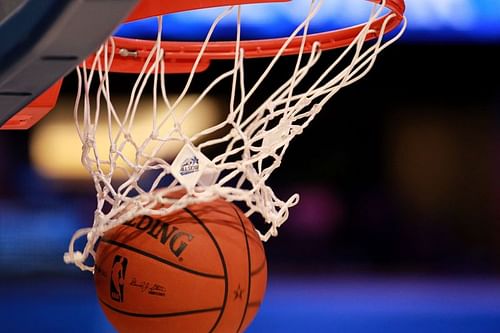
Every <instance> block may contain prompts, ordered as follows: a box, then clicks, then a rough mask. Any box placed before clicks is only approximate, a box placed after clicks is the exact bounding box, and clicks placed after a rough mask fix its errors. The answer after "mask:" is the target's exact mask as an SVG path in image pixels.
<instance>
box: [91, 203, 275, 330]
mask: <svg viewBox="0 0 500 333" xmlns="http://www.w3.org/2000/svg"><path fill="white" fill-rule="evenodd" d="M266 281H267V265H266V257H265V254H264V248H263V246H262V243H261V241H260V239H259V236H258V235H257V233H256V232H255V229H254V227H253V225H252V223H251V222H250V221H249V220H248V218H247V217H245V215H244V214H243V213H242V212H241V210H239V209H238V208H237V207H236V206H235V205H233V204H232V203H229V202H227V201H225V200H222V199H218V200H215V201H212V202H208V203H201V204H194V205H190V206H188V207H187V208H185V209H183V210H179V211H176V212H174V213H172V214H170V215H166V216H140V217H137V218H135V219H133V220H132V221H129V222H127V223H125V224H123V225H120V226H118V227H116V228H114V229H112V230H110V231H108V232H107V233H105V234H104V236H103V237H102V238H101V240H100V242H99V245H98V248H97V253H96V270H95V284H96V289H97V296H98V298H99V301H100V303H101V306H102V308H103V310H104V312H105V314H106V316H107V318H108V319H109V320H110V321H111V323H112V324H113V326H114V327H115V328H116V329H117V330H118V331H119V332H120V333H145V332H147V333H155V332H179V333H180V332H228V333H235V332H243V331H244V330H245V328H246V327H247V326H248V325H249V324H250V322H251V321H252V319H253V318H254V317H255V314H256V313H257V310H258V308H259V306H260V304H261V302H262V298H263V296H264V292H265V289H266Z"/></svg>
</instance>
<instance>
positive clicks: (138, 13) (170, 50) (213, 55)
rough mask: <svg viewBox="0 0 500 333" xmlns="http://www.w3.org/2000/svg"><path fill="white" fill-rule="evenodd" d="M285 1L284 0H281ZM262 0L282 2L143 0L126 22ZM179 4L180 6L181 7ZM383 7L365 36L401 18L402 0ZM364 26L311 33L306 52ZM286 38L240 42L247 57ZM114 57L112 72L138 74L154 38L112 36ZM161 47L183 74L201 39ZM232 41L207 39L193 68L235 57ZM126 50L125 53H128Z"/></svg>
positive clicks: (344, 40) (340, 42)
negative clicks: (165, 0) (200, 56)
mask: <svg viewBox="0 0 500 333" xmlns="http://www.w3.org/2000/svg"><path fill="white" fill-rule="evenodd" d="M284 1H287V0H284ZM365 1H370V2H374V3H380V1H378V0H365ZM261 2H283V0H278V1H276V0H271V1H269V0H267V1H263V0H245V1H241V0H225V1H224V0H215V1H208V2H207V3H205V4H203V6H200V3H199V1H196V0H189V1H183V2H182V5H176V4H175V3H174V2H170V1H167V2H164V1H156V0H142V1H141V3H140V4H139V5H138V6H137V8H136V10H134V12H133V13H132V14H131V15H130V16H129V17H128V18H127V21H130V20H134V19H140V18H145V17H149V16H154V15H162V14H164V13H172V12H178V11H183V10H189V9H196V8H206V7H214V6H221V5H237V4H242V3H245V4H247V3H261ZM179 3H181V2H180V1H179ZM181 7H182V8H181ZM385 7H386V8H387V9H389V12H388V13H386V14H385V15H384V16H382V17H380V18H378V19H377V20H376V21H374V23H373V24H372V26H371V29H372V30H374V32H373V33H371V34H369V35H368V36H367V39H374V38H377V37H378V36H379V34H380V30H381V29H382V26H383V25H384V22H385V21H386V20H387V19H389V17H390V16H392V17H391V18H390V19H389V22H388V23H387V25H386V27H385V32H390V31H391V30H394V29H395V28H396V27H398V26H399V25H400V23H401V21H402V20H403V17H404V16H403V15H404V11H405V3H404V0H386V4H385ZM363 27H364V25H363V24H360V25H356V26H352V27H348V28H344V29H339V30H334V31H328V32H322V33H316V34H311V35H309V36H307V39H306V45H305V52H309V51H311V48H312V45H313V43H315V42H319V43H321V49H323V50H328V49H334V48H340V47H346V46H348V45H349V44H350V43H351V42H352V41H353V40H354V39H355V38H356V36H358V35H359V33H360V32H361V30H362V29H363ZM286 40H287V38H286V37H284V38H273V39H261V40H245V41H241V42H240V45H241V48H243V49H244V50H245V57H246V58H260V57H272V56H274V55H276V53H277V52H278V50H279V49H280V48H281V47H282V45H283V43H285V41H286ZM114 41H115V50H114V52H115V58H114V61H113V64H112V67H111V71H112V72H121V73H139V72H141V70H142V68H143V66H144V61H145V59H146V58H147V56H148V54H149V53H150V51H151V49H152V48H153V46H154V44H155V41H151V40H141V39H131V38H122V37H115V38H114ZM301 43H302V37H301V36H297V37H295V38H294V39H293V40H292V41H291V43H290V44H289V45H288V47H287V48H286V50H285V51H284V53H283V54H284V55H292V54H297V53H299V50H300V46H301ZM161 45H162V48H163V49H164V50H165V61H166V63H167V66H166V70H167V72H169V73H185V72H189V71H191V69H192V65H193V64H194V62H195V60H196V58H197V57H198V55H199V52H200V50H201V47H202V45H203V41H200V42H176V41H164V42H162V44H161ZM120 50H126V51H127V52H125V54H122V55H120ZM234 51H235V49H234V41H218V42H209V43H208V45H207V48H206V49H205V51H204V54H203V58H202V59H201V62H200V64H199V66H198V67H197V69H196V71H198V72H199V71H203V70H205V69H206V68H207V67H208V66H209V64H210V61H211V60H216V59H218V60H223V59H234V57H235V53H234ZM127 53H128V55H127ZM94 58H95V55H93V56H91V57H89V58H88V59H87V65H88V66H90V65H91V63H92V61H93V60H94Z"/></svg>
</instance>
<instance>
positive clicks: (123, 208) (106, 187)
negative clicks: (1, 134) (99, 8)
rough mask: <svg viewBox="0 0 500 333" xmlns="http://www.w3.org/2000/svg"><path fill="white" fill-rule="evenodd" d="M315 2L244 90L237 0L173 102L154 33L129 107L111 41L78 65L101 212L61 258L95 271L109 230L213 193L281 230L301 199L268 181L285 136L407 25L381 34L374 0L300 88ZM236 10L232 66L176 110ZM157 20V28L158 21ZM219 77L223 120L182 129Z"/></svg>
mask: <svg viewBox="0 0 500 333" xmlns="http://www.w3.org/2000/svg"><path fill="white" fill-rule="evenodd" d="M321 5H322V1H316V0H312V1H311V5H310V10H309V13H308V15H307V16H306V18H305V19H304V21H303V22H302V23H301V24H300V25H299V26H297V28H296V29H295V31H294V32H293V33H292V34H291V35H290V37H289V38H288V39H287V40H286V41H285V42H284V43H283V45H282V47H281V49H280V50H279V52H277V54H276V55H275V56H274V57H273V58H272V59H270V60H269V63H268V65H267V67H265V68H264V69H263V72H262V75H261V77H260V78H259V79H258V80H257V81H256V82H255V83H253V85H252V86H250V87H247V86H246V84H247V82H246V81H245V50H244V49H242V48H240V29H241V28H240V27H241V25H240V17H241V16H240V12H241V6H235V7H229V8H226V9H224V10H223V11H222V13H221V14H220V15H219V16H218V17H217V19H216V20H215V21H214V23H213V25H212V26H211V28H210V30H209V32H208V33H207V36H206V39H205V42H204V44H203V47H202V49H201V51H200V54H199V56H198V59H197V61H196V63H195V64H194V66H193V69H192V71H191V73H190V75H189V78H188V79H187V83H186V84H185V86H184V89H183V90H182V92H181V93H180V94H179V95H178V96H177V97H176V98H175V99H173V98H172V97H169V96H168V95H167V87H168V80H167V76H166V75H165V66H166V64H165V57H164V54H165V50H163V49H162V48H161V46H160V33H159V34H158V39H157V41H156V44H155V46H154V48H153V49H152V50H151V53H150V54H149V56H148V58H147V61H146V64H145V65H144V68H143V72H142V73H140V74H139V75H138V77H137V81H136V82H135V85H134V87H133V89H132V91H131V93H130V99H129V102H128V106H127V107H126V108H122V109H120V108H118V107H117V106H116V105H115V104H114V103H113V101H112V98H111V96H110V86H111V80H110V77H109V75H108V73H109V68H110V65H111V63H112V62H113V58H114V54H113V53H110V52H108V51H110V50H114V49H115V48H114V43H113V40H112V39H110V40H109V41H108V42H107V43H106V44H104V45H103V46H102V47H101V48H100V50H99V51H98V54H97V55H98V56H97V57H95V61H94V63H93V64H92V66H91V68H86V67H85V66H83V69H77V72H78V77H79V90H78V94H77V99H76V103H75V109H74V116H75V122H76V127H77V131H78V135H79V136H80V139H81V142H82V144H83V152H82V163H83V165H84V166H85V168H86V169H87V170H88V172H89V173H90V174H91V176H92V178H93V180H94V183H95V188H96V191H97V208H96V210H95V214H94V223H93V225H92V227H89V228H84V229H81V230H78V231H77V232H76V233H75V235H74V236H73V238H72V240H71V243H70V245H69V251H68V252H67V253H66V254H65V261H66V262H67V263H74V264H76V265H77V266H78V267H80V268H81V269H82V270H90V271H93V263H89V261H90V260H88V257H89V256H92V257H94V255H95V252H94V248H95V245H96V242H97V241H98V239H99V237H100V236H101V235H103V233H104V232H106V231H107V230H109V229H111V228H113V227H115V226H117V225H119V224H121V223H124V222H126V221H128V220H130V219H133V218H134V217H136V216H139V215H164V214H169V213H171V212H173V211H174V210H177V209H180V208H183V207H185V206H187V205H189V204H191V203H197V202H202V201H210V200H213V199H215V198H217V197H222V198H225V199H226V200H228V201H239V202H243V203H244V204H245V205H246V207H247V210H246V215H247V216H249V217H251V216H252V215H254V214H260V215H261V217H262V218H263V220H265V222H266V223H267V224H268V228H267V230H264V231H262V232H259V234H260V236H261V238H262V240H264V241H266V240H268V239H269V238H270V237H271V236H276V235H277V234H278V228H279V227H280V226H281V225H282V224H283V223H284V222H285V221H286V220H287V218H288V213H289V209H290V207H292V206H294V205H295V204H297V202H298V200H299V196H298V194H294V195H292V196H291V197H290V198H288V199H286V200H282V199H280V198H278V197H277V196H276V194H275V193H274V191H273V189H272V188H271V187H269V186H268V185H267V182H268V179H269V177H270V176H271V175H272V173H273V172H274V171H275V170H276V169H277V168H278V167H279V166H280V164H281V162H282V158H283V155H284V154H285V152H286V150H287V149H288V146H289V144H290V142H291V140H292V139H293V138H294V137H295V136H297V135H299V134H301V133H302V132H303V130H304V128H305V127H307V126H308V125H309V123H310V122H311V121H312V120H313V119H314V117H315V116H316V115H317V114H318V113H319V112H320V111H321V109H322V108H323V106H324V105H325V103H326V102H327V101H328V100H329V99H330V98H331V97H332V96H333V95H335V94H336V93H337V92H338V91H339V90H340V89H341V88H343V87H345V86H348V85H350V84H352V83H354V82H356V81H358V80H359V79H361V78H362V77H363V76H365V75H366V74H367V73H368V72H369V71H370V69H371V68H372V66H373V64H374V62H375V60H376V58H377V56H378V54H379V53H380V52H381V51H382V50H383V49H384V48H385V47H387V46H388V45H390V44H392V43H393V42H394V41H395V40H397V39H398V38H399V37H400V36H401V34H402V32H403V31H404V28H405V25H406V22H405V23H404V25H403V27H402V28H401V30H400V32H399V33H398V34H396V35H395V36H393V37H392V38H390V39H388V40H385V39H384V38H383V37H384V33H385V29H386V24H387V23H388V22H389V21H390V20H391V19H392V17H390V16H389V17H388V18H387V19H386V20H385V24H384V25H383V26H382V29H381V30H380V31H374V30H372V29H371V25H372V24H373V22H374V21H375V20H376V19H378V18H379V17H381V16H382V15H383V13H384V5H385V1H383V2H382V3H381V4H378V5H377V4H375V5H374V7H373V9H372V11H371V14H370V16H369V18H368V20H367V23H366V24H365V25H364V28H363V30H362V31H361V33H360V34H359V35H358V36H357V37H356V38H355V39H354V41H353V42H352V43H351V45H350V46H348V47H347V48H346V49H345V50H343V51H342V53H341V54H340V56H339V57H338V58H337V59H336V60H335V61H334V62H333V63H332V64H331V65H329V66H328V68H327V69H326V70H324V71H322V72H321V74H320V75H319V76H318V77H316V78H313V79H312V81H308V82H313V83H312V84H308V86H307V87H306V88H304V87H303V86H301V83H303V81H304V80H306V78H307V80H311V78H310V77H308V76H310V73H311V72H312V69H313V68H314V67H315V65H316V64H317V63H318V61H319V59H320V57H321V55H322V51H321V45H320V44H319V43H316V44H314V45H313V47H312V51H311V52H310V53H307V54H306V53H305V52H304V48H305V37H306V36H307V34H308V28H309V25H310V22H311V20H312V19H313V18H314V16H315V15H316V13H317V12H318V11H319V10H320V8H321ZM232 11H236V12H237V17H238V19H237V25H236V27H235V29H236V33H237V37H236V41H235V44H234V45H235V59H234V66H232V68H231V69H230V70H229V71H227V72H224V73H222V74H220V75H219V76H218V77H217V78H216V79H215V80H214V81H213V82H210V83H209V84H207V86H206V88H205V89H204V90H203V91H202V93H201V94H199V95H198V97H197V98H195V99H194V100H192V102H191V105H190V106H189V107H187V108H186V107H184V108H182V109H181V108H180V107H179V106H180V105H181V103H184V102H185V101H186V100H187V97H186V96H187V95H188V92H189V91H190V88H191V85H192V82H193V80H194V79H195V71H196V67H197V66H198V63H199V61H200V60H201V58H202V56H203V54H204V51H205V48H206V46H207V45H208V43H209V41H210V39H211V36H212V33H213V31H214V29H215V27H216V26H217V24H218V23H219V22H220V21H221V20H222V19H223V18H224V17H225V16H227V15H229V14H230V13H231V12H232ZM158 20H159V31H161V29H162V27H161V25H162V21H161V18H159V19H158ZM374 32H376V33H377V34H378V36H379V37H378V38H377V39H375V40H374V41H372V42H370V43H365V42H366V40H367V36H368V35H369V34H370V33H374ZM296 36H302V45H301V49H300V52H299V53H298V55H297V56H296V58H294V59H296V61H295V66H294V67H293V68H291V69H290V72H289V73H288V74H286V77H285V73H280V77H281V78H283V82H282V83H281V86H280V87H279V88H278V89H277V90H276V91H273V92H271V93H269V92H268V91H266V90H265V89H262V84H263V82H264V81H265V80H266V78H268V77H269V75H270V73H271V72H272V70H273V69H274V68H275V65H276V63H277V62H278V60H280V58H282V56H283V53H284V51H285V49H286V47H287V46H288V44H290V42H291V41H292V39H293V38H295V37H296ZM225 80H230V83H231V91H230V92H229V96H230V97H229V98H228V102H229V107H228V109H229V112H228V113H227V116H226V118H225V119H224V120H223V121H221V122H220V123H218V124H216V125H214V126H211V127H209V128H205V129H203V130H201V131H199V132H197V133H194V134H193V133H188V131H186V129H185V126H184V125H185V123H186V121H187V120H188V119H189V118H190V117H195V116H196V113H197V112H203V110H202V109H201V110H200V109H197V106H198V105H199V104H201V103H202V102H203V100H204V99H205V98H206V97H207V96H209V95H210V94H211V92H212V91H213V90H214V88H215V87H216V86H217V85H219V84H221V82H223V81H225ZM148 84H150V85H152V90H153V93H152V102H153V107H152V111H151V115H150V119H151V120H150V128H149V130H148V132H149V133H150V135H149V136H147V137H146V138H142V137H138V136H137V135H136V134H135V132H134V128H135V127H134V120H135V119H136V117H137V115H138V113H141V112H145V110H140V109H139V103H140V101H141V99H142V98H143V97H142V95H143V91H144V90H145V87H146V86H147V85H148ZM92 89H94V90H95V91H97V93H96V96H95V97H94V98H91V97H90V96H91V90H92ZM265 93H267V95H268V97H267V98H266V99H265V102H264V103H261V104H260V106H258V107H256V108H254V109H249V108H248V107H246V106H247V105H248V101H249V100H250V99H251V98H252V97H253V96H254V95H256V94H258V95H259V96H260V97H262V96H263V95H262V94H265ZM148 98H151V96H149V97H148ZM103 127H104V128H105V130H106V132H107V135H106V140H105V141H107V142H102V140H101V141H100V142H98V141H99V140H96V133H97V132H98V131H99V130H100V129H102V128H103ZM221 133H222V134H221ZM169 145H179V146H180V147H182V148H181V149H180V151H179V153H178V154H177V156H176V157H175V158H174V159H173V160H168V159H165V158H162V156H161V153H160V152H161V151H162V149H163V148H164V147H165V146H169ZM216 146H217V147H223V153H221V154H218V155H217V156H215V157H213V156H212V157H211V158H208V157H207V156H209V155H210V154H209V153H206V152H207V151H209V150H210V149H212V148H213V147H216ZM103 147H104V148H103ZM127 150H128V151H129V152H130V151H132V155H130V154H126V153H125V151H127ZM130 156H133V157H130ZM122 179H125V180H124V181H123V180H122ZM180 189H183V191H185V192H183V193H184V194H183V195H182V196H181V197H180V198H177V199H171V198H168V197H167V195H166V194H167V193H170V192H173V191H178V190H180ZM80 237H86V244H85V246H84V248H83V250H82V251H77V249H75V241H76V240H77V239H79V238H80Z"/></svg>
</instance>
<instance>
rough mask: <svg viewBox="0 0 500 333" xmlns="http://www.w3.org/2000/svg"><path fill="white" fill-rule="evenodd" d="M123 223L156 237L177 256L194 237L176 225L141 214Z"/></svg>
mask: <svg viewBox="0 0 500 333" xmlns="http://www.w3.org/2000/svg"><path fill="white" fill-rule="evenodd" d="M124 225H128V226H130V227H134V228H136V229H138V230H141V231H143V232H146V233H147V234H148V235H149V236H151V237H153V238H154V239H157V240H158V241H159V242H160V243H161V244H163V245H167V244H168V247H169V249H170V251H171V252H172V253H173V255H174V256H176V257H177V258H179V257H180V256H181V254H182V252H184V251H185V250H186V248H187V246H188V244H189V242H191V241H192V240H193V238H194V236H193V235H191V234H190V233H188V232H185V231H182V230H179V228H177V227H176V226H171V225H170V224H168V223H166V222H163V221H162V220H159V219H155V218H152V217H151V216H142V217H140V218H137V219H134V220H132V221H129V222H125V223H124Z"/></svg>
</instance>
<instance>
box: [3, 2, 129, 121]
mask: <svg viewBox="0 0 500 333" xmlns="http://www.w3.org/2000/svg"><path fill="white" fill-rule="evenodd" d="M137 2H138V0H84V1H82V0H28V1H27V2H26V4H25V5H24V6H22V7H18V8H17V9H16V11H15V12H13V13H12V14H11V15H8V16H7V15H6V19H5V20H4V21H3V22H0V126H1V125H3V124H4V123H5V122H6V121H7V120H8V119H10V118H11V117H12V116H13V115H14V114H16V113H17V112H18V111H20V110H21V109H22V108H24V107H25V106H26V105H27V104H29V103H30V102H31V101H32V100H34V99H35V98H36V97H37V96H38V95H40V94H41V93H42V92H44V91H45V90H46V89H48V88H49V87H50V86H52V85H53V84H54V83H55V82H56V81H57V80H58V79H60V78H62V77H63V76H65V75H66V74H67V73H68V72H70V71H71V70H72V69H73V68H74V67H75V66H77V65H78V64H79V63H81V62H82V61H83V60H84V59H85V58H86V57H87V56H88V55H90V54H91V53H92V52H94V51H95V50H96V49H97V48H98V47H99V45H101V44H102V43H103V42H104V41H105V40H106V38H107V37H109V36H110V35H111V34H112V32H113V30H114V29H115V28H116V27H117V26H118V24H119V23H120V22H121V21H122V20H123V19H124V18H125V17H126V16H127V14H128V13H129V12H130V11H131V10H132V9H133V8H134V6H135V5H136V4H137Z"/></svg>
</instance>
